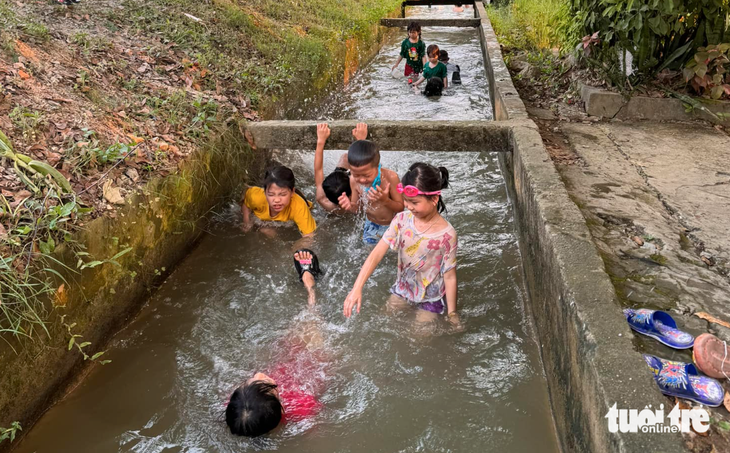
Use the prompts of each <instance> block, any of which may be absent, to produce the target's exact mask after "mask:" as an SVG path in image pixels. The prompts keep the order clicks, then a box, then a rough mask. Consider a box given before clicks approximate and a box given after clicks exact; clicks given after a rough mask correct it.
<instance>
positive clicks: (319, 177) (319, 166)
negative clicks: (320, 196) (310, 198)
mask: <svg viewBox="0 0 730 453" xmlns="http://www.w3.org/2000/svg"><path fill="white" fill-rule="evenodd" d="M329 136H330V128H329V126H327V123H319V124H318V125H317V148H316V149H315V150H314V184H315V185H316V186H317V190H319V189H321V188H322V183H323V182H324V145H325V144H326V143H327V139H328V138H329Z"/></svg>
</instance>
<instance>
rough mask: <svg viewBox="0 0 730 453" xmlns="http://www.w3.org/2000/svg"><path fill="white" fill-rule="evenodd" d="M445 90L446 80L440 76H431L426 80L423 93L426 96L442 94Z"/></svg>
mask: <svg viewBox="0 0 730 453" xmlns="http://www.w3.org/2000/svg"><path fill="white" fill-rule="evenodd" d="M443 91H444V81H443V80H442V79H441V78H440V77H431V78H430V79H428V82H426V88H424V90H423V94H424V95H426V96H441V93H443Z"/></svg>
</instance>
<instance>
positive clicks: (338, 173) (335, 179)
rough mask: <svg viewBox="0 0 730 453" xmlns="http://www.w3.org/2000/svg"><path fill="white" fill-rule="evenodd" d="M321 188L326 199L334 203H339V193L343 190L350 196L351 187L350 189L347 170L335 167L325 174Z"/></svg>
mask: <svg viewBox="0 0 730 453" xmlns="http://www.w3.org/2000/svg"><path fill="white" fill-rule="evenodd" d="M322 190H324V194H325V196H326V197H327V199H328V200H329V201H331V202H332V203H334V204H335V205H337V204H338V203H339V198H340V195H342V194H343V192H344V193H345V194H346V195H347V198H350V197H351V196H352V189H350V175H348V174H347V170H345V169H344V168H337V169H335V171H333V172H332V173H330V174H329V175H327V177H326V178H324V181H322Z"/></svg>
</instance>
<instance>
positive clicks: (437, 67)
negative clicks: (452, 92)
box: [413, 44, 448, 90]
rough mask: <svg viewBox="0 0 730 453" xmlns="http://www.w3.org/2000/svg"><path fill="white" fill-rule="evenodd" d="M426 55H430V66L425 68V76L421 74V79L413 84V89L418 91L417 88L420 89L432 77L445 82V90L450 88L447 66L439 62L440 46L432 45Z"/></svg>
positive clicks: (427, 65)
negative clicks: (419, 86)
mask: <svg viewBox="0 0 730 453" xmlns="http://www.w3.org/2000/svg"><path fill="white" fill-rule="evenodd" d="M426 54H427V55H428V64H426V65H425V66H424V67H423V74H421V78H420V79H418V81H417V82H415V83H414V84H413V89H414V90H417V89H418V88H416V87H418V85H420V84H422V83H423V82H424V81H425V80H428V79H430V78H432V77H438V78H440V79H441V80H442V81H443V82H444V89H446V88H448V78H447V77H446V75H447V70H446V65H445V64H443V63H441V62H440V61H439V46H437V45H436V44H431V45H430V46H428V49H426Z"/></svg>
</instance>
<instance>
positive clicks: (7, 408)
mask: <svg viewBox="0 0 730 453" xmlns="http://www.w3.org/2000/svg"><path fill="white" fill-rule="evenodd" d="M398 13H399V10H394V11H393V12H392V13H390V14H389V17H392V16H395V15H397V14H398ZM391 32H392V29H389V28H386V27H381V26H380V25H379V24H378V23H373V24H372V25H371V27H370V28H369V29H368V30H367V33H366V32H363V33H361V34H359V35H358V36H356V37H355V38H352V39H349V40H347V41H346V42H345V43H344V44H345V45H344V46H343V48H342V50H341V51H340V52H339V53H338V54H337V55H336V56H335V57H334V60H335V61H336V64H334V65H333V69H332V71H330V72H328V73H327V74H320V75H319V76H318V77H316V78H315V80H314V81H313V82H312V84H311V86H310V85H308V86H302V85H298V86H290V87H288V88H287V89H286V90H285V94H284V95H283V96H282V97H283V98H284V99H286V102H280V103H278V107H280V108H276V107H270V108H266V109H265V110H264V111H263V112H262V115H263V116H264V117H268V118H271V117H277V116H281V115H285V114H286V113H287V112H288V111H290V110H291V109H293V108H297V109H298V108H300V107H303V106H306V104H307V102H308V101H309V102H311V98H312V96H314V95H315V94H317V93H318V92H323V91H326V90H327V89H331V88H332V87H335V86H339V87H341V86H342V85H343V84H347V83H348V81H349V79H350V77H351V76H352V75H353V74H354V73H355V72H356V70H357V69H358V68H359V67H361V66H362V65H363V64H366V63H367V62H368V61H370V60H371V59H372V58H373V57H374V56H375V55H376V54H377V52H378V50H379V49H380V47H381V45H382V43H383V42H384V40H386V39H387V37H388V34H389V33H391ZM213 137H214V138H212V139H211V140H210V142H209V144H208V145H207V146H206V147H205V148H202V149H201V150H200V151H199V152H198V153H196V154H195V155H193V156H191V157H190V158H188V159H187V160H186V161H185V162H184V163H183V164H182V165H181V166H180V168H179V169H178V170H177V171H176V172H175V173H174V174H172V175H169V176H166V177H162V178H159V179H156V180H153V181H151V182H149V183H148V184H147V185H146V186H145V188H144V190H143V191H142V192H141V193H138V194H135V195H132V196H129V197H127V200H126V204H125V206H121V207H119V208H117V209H116V214H115V215H114V216H113V217H112V216H109V215H103V216H102V217H100V218H98V219H95V220H94V221H92V222H89V223H88V224H86V225H85V226H84V228H83V230H81V231H79V232H78V233H77V235H76V237H75V238H74V240H75V242H76V243H78V244H83V245H84V246H85V247H86V249H85V250H84V251H85V252H87V253H89V256H88V258H87V260H89V261H91V260H104V259H109V258H111V257H114V256H115V255H116V254H117V253H119V252H121V251H123V250H125V249H126V248H129V247H131V251H129V252H127V253H126V254H124V255H122V256H121V257H119V258H118V259H116V260H115V261H117V262H118V263H119V266H117V265H116V264H113V263H105V264H101V265H98V266H96V267H93V268H87V269H85V270H83V271H79V270H78V268H77V261H78V257H77V256H76V254H75V253H73V251H72V250H71V249H70V248H68V247H66V248H64V247H59V248H61V250H60V251H59V252H58V255H57V258H58V259H59V261H60V262H62V263H64V265H65V266H68V268H70V269H74V270H75V271H69V270H68V269H66V268H64V267H63V266H59V268H58V269H57V270H58V271H59V272H60V273H61V274H63V275H64V276H65V277H66V280H67V281H66V282H65V283H64V282H63V281H60V280H59V281H58V282H57V284H58V285H60V284H61V283H64V287H63V289H62V290H59V292H57V294H56V297H55V298H54V300H53V301H48V307H49V310H53V311H55V312H57V314H58V315H59V316H52V317H51V319H53V321H50V322H49V325H48V329H49V335H48V336H47V337H43V338H38V339H36V340H35V341H28V340H25V339H16V338H7V340H8V342H0V370H1V371H0V427H9V426H10V425H11V423H12V422H15V421H19V422H20V424H21V426H22V427H23V431H20V432H18V433H17V436H18V437H17V438H16V440H15V442H12V443H11V442H9V441H3V442H0V453H4V452H7V451H10V450H12V448H13V447H14V446H16V445H18V443H19V437H22V436H23V435H24V434H25V433H27V432H28V431H29V430H30V429H31V428H32V426H33V424H34V423H35V422H36V421H37V420H38V419H39V418H40V417H41V415H42V414H43V413H44V412H45V411H46V410H48V409H49V408H50V407H51V406H52V405H53V404H55V403H56V402H57V401H59V400H61V399H62V398H63V397H64V396H65V395H66V394H67V393H68V392H69V391H70V390H71V389H72V388H73V387H74V386H75V385H77V384H78V383H80V382H81V381H82V379H83V377H84V376H85V373H87V372H88V371H90V369H91V368H92V362H91V361H89V360H84V357H83V355H82V353H81V352H79V351H78V350H77V348H76V347H75V346H73V345H72V347H71V348H70V350H69V347H68V345H69V340H70V338H71V336H72V335H81V336H80V337H78V338H76V340H75V341H76V342H78V343H84V342H90V344H89V345H88V346H85V347H84V351H85V352H86V353H87V354H88V355H89V356H92V355H93V354H95V353H97V352H101V351H103V350H104V347H105V345H106V344H107V343H108V341H109V340H110V339H111V338H112V337H113V336H114V335H115V334H116V333H117V332H118V331H120V330H121V329H123V328H124V327H125V326H126V325H127V324H128V323H129V322H130V321H131V319H132V318H133V317H134V316H135V315H136V314H137V313H138V312H139V310H140V309H141V307H142V305H143V303H144V301H145V300H147V299H148V298H149V296H150V295H151V293H152V291H153V290H154V288H155V285H157V284H159V283H160V282H162V281H163V280H164V278H165V277H166V275H167V274H169V272H170V271H171V269H172V268H173V267H174V266H175V265H176V264H177V263H178V262H179V261H181V260H182V259H183V258H184V257H185V256H186V255H187V253H188V252H189V251H190V250H191V249H192V247H193V246H194V245H195V244H196V242H197V241H198V239H199V238H200V237H201V236H202V234H203V233H204V228H205V225H206V223H207V221H208V216H209V214H210V212H211V210H213V209H214V208H215V207H216V206H218V205H219V204H220V203H221V202H225V201H227V200H230V198H231V196H232V195H233V196H234V197H235V194H236V192H237V190H238V189H239V188H240V187H241V185H242V183H244V182H246V181H247V180H248V181H249V182H250V181H251V180H253V178H256V177H257V176H260V175H262V174H263V166H264V165H265V162H266V159H267V156H268V154H267V153H266V150H263V149H259V150H255V149H252V148H251V147H250V146H249V145H248V141H247V140H246V138H245V136H244V123H243V122H241V123H240V124H238V123H231V124H230V128H228V129H226V130H225V131H221V132H220V133H219V134H218V135H213ZM249 175H251V178H252V179H249ZM63 315H65V318H63V321H62V320H61V318H60V317H61V316H63ZM69 326H71V327H69ZM13 348H14V349H13ZM106 358H107V357H106V356H101V357H99V358H98V361H101V360H103V359H106ZM93 366H101V365H93Z"/></svg>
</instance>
